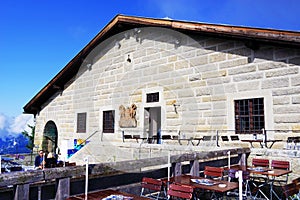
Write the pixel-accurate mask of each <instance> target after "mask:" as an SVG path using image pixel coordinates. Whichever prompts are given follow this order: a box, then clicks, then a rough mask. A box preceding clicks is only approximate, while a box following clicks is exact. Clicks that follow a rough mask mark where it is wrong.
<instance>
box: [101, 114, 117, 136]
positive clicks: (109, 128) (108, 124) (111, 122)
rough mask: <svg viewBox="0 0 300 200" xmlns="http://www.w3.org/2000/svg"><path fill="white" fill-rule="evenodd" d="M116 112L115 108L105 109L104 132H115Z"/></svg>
mask: <svg viewBox="0 0 300 200" xmlns="http://www.w3.org/2000/svg"><path fill="white" fill-rule="evenodd" d="M114 116H115V112H114V111H113V110H109V111H103V133H114V132H115V128H114V127H115V117H114Z"/></svg>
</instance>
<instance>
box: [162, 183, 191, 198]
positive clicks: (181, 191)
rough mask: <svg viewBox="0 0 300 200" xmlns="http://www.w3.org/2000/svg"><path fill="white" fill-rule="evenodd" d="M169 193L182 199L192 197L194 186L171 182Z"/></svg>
mask: <svg viewBox="0 0 300 200" xmlns="http://www.w3.org/2000/svg"><path fill="white" fill-rule="evenodd" d="M167 194H168V195H169V196H171V197H178V198H182V199H192V197H193V188H192V187H191V186H188V185H177V184H174V183H173V184H170V186H169V189H168V192H167Z"/></svg>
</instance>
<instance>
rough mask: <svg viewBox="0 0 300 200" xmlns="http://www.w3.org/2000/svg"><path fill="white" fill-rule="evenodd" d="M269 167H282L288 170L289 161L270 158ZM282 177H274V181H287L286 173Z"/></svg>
mask: <svg viewBox="0 0 300 200" xmlns="http://www.w3.org/2000/svg"><path fill="white" fill-rule="evenodd" d="M271 168H272V169H284V170H290V162H289V161H283V160H272V161H271ZM283 178H284V179H276V180H275V182H276V183H279V184H280V185H281V183H285V184H286V183H287V182H288V178H289V176H288V174H287V175H285V177H283Z"/></svg>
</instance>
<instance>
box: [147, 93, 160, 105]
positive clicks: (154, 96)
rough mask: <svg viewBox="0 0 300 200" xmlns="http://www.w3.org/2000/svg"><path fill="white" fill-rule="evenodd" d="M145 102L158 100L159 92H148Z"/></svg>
mask: <svg viewBox="0 0 300 200" xmlns="http://www.w3.org/2000/svg"><path fill="white" fill-rule="evenodd" d="M146 102H147V103H152V102H159V93H158V92H155V93H149V94H147V100H146Z"/></svg>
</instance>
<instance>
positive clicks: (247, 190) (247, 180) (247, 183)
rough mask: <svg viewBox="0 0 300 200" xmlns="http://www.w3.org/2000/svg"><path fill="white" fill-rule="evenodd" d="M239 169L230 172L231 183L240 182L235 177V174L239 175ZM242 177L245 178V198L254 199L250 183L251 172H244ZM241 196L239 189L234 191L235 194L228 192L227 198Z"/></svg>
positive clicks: (243, 184) (229, 179)
mask: <svg viewBox="0 0 300 200" xmlns="http://www.w3.org/2000/svg"><path fill="white" fill-rule="evenodd" d="M237 171H238V170H237V169H229V170H228V181H230V182H238V181H239V180H238V178H237V177H235V174H236V173H237ZM242 176H243V183H242V186H243V193H242V195H243V197H250V199H252V198H253V196H252V191H251V187H250V184H251V181H250V172H249V171H243V172H242ZM238 195H239V191H238V189H236V190H234V191H233V192H228V193H227V196H233V197H238Z"/></svg>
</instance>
